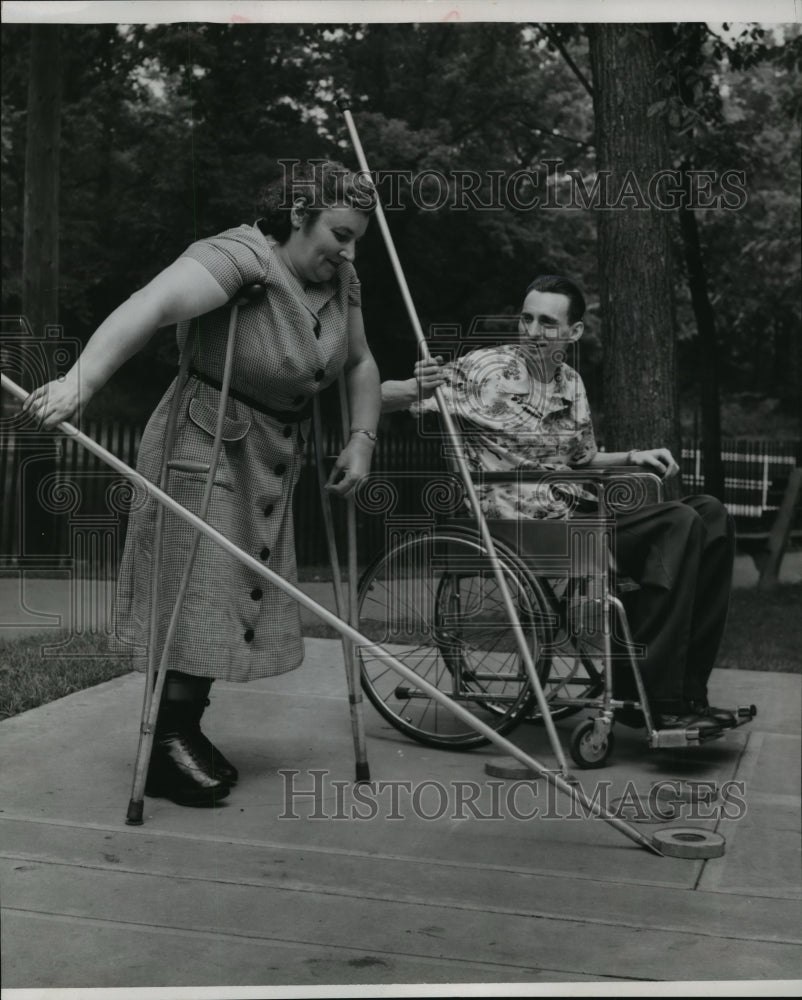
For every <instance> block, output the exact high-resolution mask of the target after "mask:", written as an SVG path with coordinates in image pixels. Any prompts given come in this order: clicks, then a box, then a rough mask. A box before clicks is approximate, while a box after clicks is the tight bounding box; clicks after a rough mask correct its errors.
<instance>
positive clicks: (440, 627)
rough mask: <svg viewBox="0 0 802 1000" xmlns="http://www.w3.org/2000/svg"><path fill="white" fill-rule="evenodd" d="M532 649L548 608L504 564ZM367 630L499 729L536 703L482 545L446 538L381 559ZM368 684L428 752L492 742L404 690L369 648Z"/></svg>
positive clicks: (377, 701)
mask: <svg viewBox="0 0 802 1000" xmlns="http://www.w3.org/2000/svg"><path fill="white" fill-rule="evenodd" d="M505 575H506V577H507V580H508V586H509V587H510V590H511V592H512V594H513V596H514V599H515V600H516V601H517V603H518V605H519V607H520V609H521V614H522V617H523V618H524V619H525V621H526V623H527V624H525V625H524V628H525V634H526V635H527V641H529V642H530V643H531V644H532V646H533V650H534V649H536V648H537V644H538V642H542V641H543V639H544V638H545V636H542V635H538V636H537V641H536V635H535V629H534V626H533V623H534V622H537V621H538V620H539V617H541V616H542V611H543V609H542V601H541V600H540V598H539V596H538V595H537V594H535V593H533V591H532V587H531V585H530V584H527V583H525V582H524V583H522V582H520V581H521V574H520V572H519V567H517V566H514V567H513V566H507V565H506V564H505ZM359 627H360V630H361V631H362V632H363V633H364V634H366V635H367V636H368V637H369V638H371V639H375V640H376V641H377V642H381V643H382V645H385V646H386V647H387V648H388V649H390V650H391V651H392V652H394V653H395V654H396V655H397V656H398V657H399V658H401V659H402V660H403V661H404V663H405V664H406V665H407V666H408V667H410V668H411V669H412V670H414V671H415V673H416V674H418V675H419V676H420V677H421V678H423V679H425V680H427V681H429V683H431V684H433V685H435V686H436V687H438V688H439V689H440V690H441V691H444V692H445V693H447V694H449V695H450V696H451V697H453V698H455V699H457V700H459V701H460V702H461V703H462V704H463V706H465V707H467V708H468V709H469V710H470V711H472V712H474V713H475V714H476V715H477V716H478V717H480V718H482V719H483V720H484V721H486V722H487V723H488V724H490V725H492V726H493V727H494V728H496V729H497V730H498V731H499V732H505V731H507V730H508V729H509V728H511V727H512V726H513V725H515V724H516V723H517V721H518V720H519V718H520V717H521V716H522V715H523V714H524V713H525V712H526V710H527V709H528V706H529V701H530V697H531V692H530V690H529V685H528V678H527V677H526V675H525V672H524V671H523V670H522V669H521V664H520V654H519V651H518V647H517V642H516V640H515V636H514V634H513V632H512V628H511V626H510V623H509V621H508V620H507V615H506V611H505V607H504V604H503V601H502V600H501V596H500V593H499V588H498V584H497V581H496V580H495V578H494V576H493V573H492V570H491V568H490V566H489V564H488V561H487V558H486V556H485V555H484V553H483V548H482V546H481V544H480V543H479V542H478V540H476V539H473V538H471V537H463V536H461V535H459V534H455V535H454V536H443V535H438V536H436V537H434V538H433V537H430V536H421V537H419V538H416V539H410V540H408V541H406V542H404V543H402V544H401V545H399V546H397V547H396V548H395V549H392V550H391V551H390V552H388V553H387V554H386V555H384V556H383V557H381V558H380V559H379V560H377V561H376V562H375V563H374V564H373V566H371V567H370V569H369V570H368V571H367V573H366V574H365V577H364V578H363V580H362V582H361V585H360V607H359ZM359 655H360V658H361V667H362V683H363V687H364V688H365V691H366V693H367V695H368V697H369V699H370V700H371V702H372V703H373V704H374V705H375V706H376V708H377V709H378V710H379V712H380V713H381V714H382V715H383V716H384V717H385V718H386V719H387V720H388V721H390V722H391V723H392V724H393V725H394V726H396V727H397V728H398V729H400V730H402V731H403V732H405V733H407V734H408V735H410V736H412V737H414V738H415V739H418V740H420V741H421V742H424V743H428V744H430V745H437V746H439V745H447V746H454V747H469V746H476V745H479V744H480V743H484V742H486V740H485V739H484V737H481V736H479V735H478V734H477V733H476V731H475V730H473V729H472V728H471V727H470V726H468V725H467V724H465V723H464V722H462V721H461V720H458V719H456V717H455V716H454V715H453V713H450V712H448V711H447V710H446V709H444V708H443V707H442V706H441V705H440V704H439V703H438V702H437V701H436V700H435V699H431V698H430V697H429V696H427V695H425V694H424V692H422V691H421V690H420V689H416V688H415V687H414V685H411V684H409V683H406V682H404V683H402V682H400V681H399V680H398V679H397V675H395V672H394V671H392V670H391V669H390V668H387V667H385V665H384V664H382V663H380V662H379V661H378V660H377V659H376V658H375V657H373V656H371V654H370V651H369V650H367V649H365V648H364V647H361V648H359Z"/></svg>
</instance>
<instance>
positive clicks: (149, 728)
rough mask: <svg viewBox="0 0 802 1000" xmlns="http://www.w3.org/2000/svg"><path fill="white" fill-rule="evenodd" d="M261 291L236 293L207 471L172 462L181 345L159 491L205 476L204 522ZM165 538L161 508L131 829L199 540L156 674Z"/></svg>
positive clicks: (184, 366)
mask: <svg viewBox="0 0 802 1000" xmlns="http://www.w3.org/2000/svg"><path fill="white" fill-rule="evenodd" d="M264 291H265V289H264V285H261V284H259V283H254V284H251V285H246V286H245V287H244V288H243V289H241V290H240V292H238V293H237V295H236V296H235V297H234V299H233V300H232V302H231V314H230V317H229V324H228V339H227V342H226V356H225V364H224V368H223V381H222V385H221V388H220V403H219V406H218V410H217V422H216V424H215V433H214V441H213V444H212V453H211V456H210V459H209V463H208V465H207V464H206V463H203V462H187V461H180V460H176V461H173V459H172V452H173V447H174V445H175V437H176V428H177V424H178V411H179V408H180V405H181V397H182V390H183V388H184V385H185V384H186V380H187V372H188V370H189V364H190V359H191V357H192V353H193V352H192V350H191V347H190V345H189V343H188V341H189V336H188V337H187V343H186V344H185V345H184V351H183V353H182V356H181V365H180V368H179V374H178V379H177V384H176V387H175V392H174V395H173V399H172V405H171V407H170V413H169V415H168V419H167V427H166V428H165V445H164V457H163V460H162V466H161V471H160V475H159V486H160V489H162V490H166V488H167V481H168V479H169V475H170V472H171V470H173V469H176V470H179V471H184V472H205V473H206V485H205V488H204V491H203V497H202V499H201V504H200V515H199V516H200V517H201V518H202V519H205V518H206V514H207V512H208V509H209V503H210V501H211V497H212V489H213V487H214V479H215V476H216V475H217V466H218V464H219V461H220V454H221V452H222V449H223V427H224V425H225V420H226V408H227V405H228V395H229V387H230V385H231V372H232V369H233V364H234V348H235V344H236V333H237V320H238V318H239V310H240V306H243V305H247V304H249V303H251V302H256V301H258V300H259V299H261V298H262V296H263V295H264ZM163 532H164V508H163V506H161V505H160V506H159V511H158V513H157V517H156V525H155V530H154V543H153V558H152V564H151V605H150V630H149V646H148V660H147V670H146V673H145V698H144V703H143V706H142V721H141V724H140V733H139V746H138V749H137V755H136V763H135V765H134V779H133V786H132V790H131V799H130V801H129V803H128V813H127V817H126V823H128V824H129V825H130V826H140V825H141V824H142V816H143V811H144V796H145V784H146V781H147V774H148V767H149V766H150V758H151V754H152V752H153V738H154V734H155V731H156V721H157V719H158V715H159V707H160V705H161V698H162V692H163V690H164V681H165V678H166V676H167V662H168V658H169V654H170V647H171V646H172V643H173V639H174V637H175V632H176V629H177V627H178V621H179V619H180V617H181V611H182V609H183V606H184V600H185V598H186V593H187V589H188V587H189V581H190V578H191V576H192V569H193V567H194V565H195V557H196V555H197V552H198V545H199V543H200V535H199V534H198V533H197V532H196V533H195V535H194V537H193V539H192V543H191V545H190V549H189V553H188V555H187V561H186V564H185V566H184V572H183V575H182V577H181V582H180V584H179V587H178V595H177V597H176V602H175V605H174V607H173V611H172V614H171V616H170V622H169V625H168V627H167V635H166V637H165V640H164V646H163V647H162V654H161V660H160V662H159V667H158V670H156V666H155V650H156V645H157V636H158V618H157V607H158V596H159V581H160V578H161V572H160V567H161V554H162V553H161V549H162V538H163ZM154 674H155V678H154Z"/></svg>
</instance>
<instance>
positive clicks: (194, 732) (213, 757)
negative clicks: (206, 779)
mask: <svg viewBox="0 0 802 1000" xmlns="http://www.w3.org/2000/svg"><path fill="white" fill-rule="evenodd" d="M183 736H184V739H185V740H186V741H187V743H188V744H189V745H190V746H191V747H192V752H193V753H194V754H195V757H196V758H197V760H198V761H199V762H200V764H201V765H202V766H203V768H204V770H205V771H206V772H207V774H209V775H210V776H211V777H212V778H217V779H218V780H219V781H224V782H225V783H226V784H227V785H236V783H237V781H238V780H239V771H238V770H237V769H236V767H234V765H233V764H232V763H231V761H229V760H226V758H225V757H224V756H223V755H222V754H221V753H220V751H219V750H218V749H217V747H216V746H215V745H214V743H212V741H211V740H210V739H209V738H208V737H207V736H206V735H205V734H204V733H202V732H201V729H200V726H198V727H197V728H193V729H188V730H187V731H186V732H185V733H184V734H183Z"/></svg>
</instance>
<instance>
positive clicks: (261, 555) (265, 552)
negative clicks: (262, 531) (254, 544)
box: [259, 546, 270, 562]
mask: <svg viewBox="0 0 802 1000" xmlns="http://www.w3.org/2000/svg"><path fill="white" fill-rule="evenodd" d="M259 558H260V559H261V560H262V561H263V562H266V561H267V559H269V558H270V549H269V548H268V547H267V546H265V547H264V548H263V549H262V551H261V552H260V553H259Z"/></svg>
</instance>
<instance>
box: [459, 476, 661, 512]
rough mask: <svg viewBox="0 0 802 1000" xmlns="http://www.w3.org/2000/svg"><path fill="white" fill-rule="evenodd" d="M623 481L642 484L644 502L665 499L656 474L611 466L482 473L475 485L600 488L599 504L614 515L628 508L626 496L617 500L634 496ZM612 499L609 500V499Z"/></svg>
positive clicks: (476, 479) (475, 478)
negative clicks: (574, 485)
mask: <svg viewBox="0 0 802 1000" xmlns="http://www.w3.org/2000/svg"><path fill="white" fill-rule="evenodd" d="M622 480H639V481H640V489H639V492H641V493H642V497H643V499H644V501H646V502H649V503H659V502H661V501H662V499H663V480H662V479H661V478H660V476H658V475H657V473H656V472H649V471H647V470H646V469H643V468H633V467H632V466H630V465H608V466H603V467H601V468H588V467H581V468H577V469H527V468H519V469H511V470H509V471H507V472H481V473H478V474H476V475H475V477H474V481H475V482H476V483H477V484H481V485H491V484H493V483H542V484H544V485H546V486H559V485H560V484H561V483H580V484H585V485H586V486H596V487H597V488H598V491H597V492H598V498H599V502H600V503H601V504H602V506H603V507H605V508H609V509H611V510H613V511H615V510H616V509H622V503H623V507H624V508H627V507H628V503H627V501H626V498H625V496H621V498H620V499H617V497H618V496H619V495H620V494H622V493H623V494H626V493H627V492H631V493H633V496H634V491H633V490H632V488H631V487H627V485H626V483H624V482H622ZM608 495H609V496H608Z"/></svg>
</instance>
